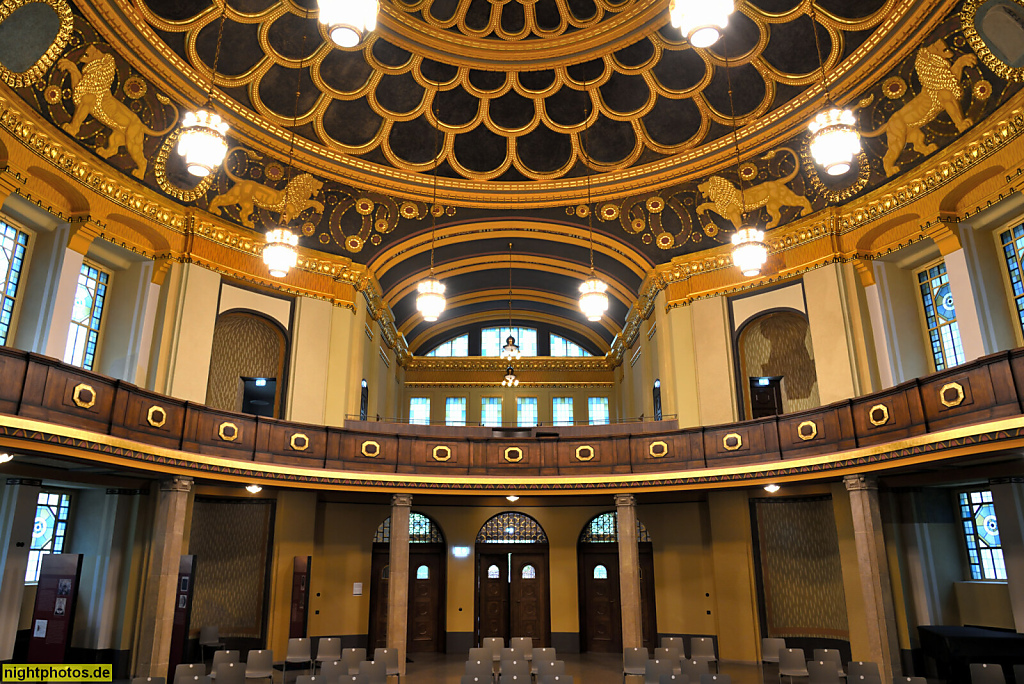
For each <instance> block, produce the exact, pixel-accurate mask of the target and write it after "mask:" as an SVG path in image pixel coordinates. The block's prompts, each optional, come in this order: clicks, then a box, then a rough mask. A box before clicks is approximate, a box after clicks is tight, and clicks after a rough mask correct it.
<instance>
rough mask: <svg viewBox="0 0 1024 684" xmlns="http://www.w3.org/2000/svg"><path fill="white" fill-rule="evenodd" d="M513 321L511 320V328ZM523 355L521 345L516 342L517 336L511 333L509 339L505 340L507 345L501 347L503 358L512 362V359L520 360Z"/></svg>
mask: <svg viewBox="0 0 1024 684" xmlns="http://www.w3.org/2000/svg"><path fill="white" fill-rule="evenodd" d="M511 323H512V322H511V321H509V330H511ZM521 356H522V353H521V352H520V351H519V345H518V344H516V338H514V337H512V335H511V334H510V335H509V336H508V339H507V340H505V346H504V347H502V348H501V358H503V359H505V360H506V361H508V362H510V363H511V362H512V361H518V360H519V358H520V357H521Z"/></svg>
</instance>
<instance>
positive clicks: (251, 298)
mask: <svg viewBox="0 0 1024 684" xmlns="http://www.w3.org/2000/svg"><path fill="white" fill-rule="evenodd" d="M300 299H301V298H300ZM292 302H293V299H292V298H291V297H276V296H272V295H269V294H264V293H262V292H256V291H254V290H249V289H246V288H242V287H235V286H234V285H229V284H228V283H221V286H220V301H219V302H218V305H217V315H220V314H222V313H225V312H226V311H233V310H235V309H246V310H248V311H258V312H259V313H261V314H263V315H264V316H267V317H268V318H272V319H274V320H275V321H277V322H278V323H279V324H280V325H281V327H282V328H284V329H285V330H291V327H292Z"/></svg>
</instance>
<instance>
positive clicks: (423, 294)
mask: <svg viewBox="0 0 1024 684" xmlns="http://www.w3.org/2000/svg"><path fill="white" fill-rule="evenodd" d="M439 88H440V84H438V88H435V90H434V98H435V99H436V98H437V93H438V89H439ZM435 119H436V117H435ZM440 125H441V123H440V121H438V123H437V126H440ZM438 133H439V130H438V128H437V127H435V128H434V159H435V161H436V160H437V157H438V156H440V154H441V152H440V149H439V148H440V145H439V144H438V140H437V138H438ZM437 167H438V164H436V163H435V164H434V200H433V203H432V204H431V206H430V277H429V278H427V279H426V280H422V281H420V283H419V285H417V286H416V289H417V291H418V292H419V294H418V295H416V310H417V311H419V312H420V313H421V314H423V320H425V321H427V322H428V323H433V322H434V321H436V320H437V317H438V316H440V315H441V314H442V313H444V307H445V304H446V302H445V298H444V283H442V282H441V281H440V280H438V279H437V278H435V277H434V232H435V230H436V229H437V212H436V211H434V210H435V209H436V208H437Z"/></svg>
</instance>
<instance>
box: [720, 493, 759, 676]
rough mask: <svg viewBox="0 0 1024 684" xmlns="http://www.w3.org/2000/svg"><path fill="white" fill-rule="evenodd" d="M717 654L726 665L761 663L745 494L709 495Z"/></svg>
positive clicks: (750, 533) (747, 504) (751, 541)
mask: <svg viewBox="0 0 1024 684" xmlns="http://www.w3.org/2000/svg"><path fill="white" fill-rule="evenodd" d="M708 512H709V521H710V528H711V557H712V568H713V572H714V588H713V589H712V590H711V599H712V600H713V601H714V604H715V607H714V608H712V609H711V614H712V616H713V617H714V618H715V624H716V629H715V633H716V634H718V655H719V658H721V659H722V660H723V661H734V662H735V661H739V662H750V663H756V662H759V661H760V659H761V656H760V650H761V649H760V644H761V637H760V627H759V622H758V618H757V592H756V584H755V580H754V562H755V559H754V557H753V556H754V547H753V539H752V530H751V525H750V500H749V499H748V497H747V492H746V491H743V490H726V491H714V492H709V493H708Z"/></svg>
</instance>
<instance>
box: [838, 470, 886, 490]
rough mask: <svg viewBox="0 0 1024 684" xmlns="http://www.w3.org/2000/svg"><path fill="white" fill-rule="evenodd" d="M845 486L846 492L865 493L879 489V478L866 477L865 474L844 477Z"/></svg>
mask: <svg viewBox="0 0 1024 684" xmlns="http://www.w3.org/2000/svg"><path fill="white" fill-rule="evenodd" d="M843 484H844V485H846V491H848V492H854V491H864V490H869V489H874V490H877V489H878V478H876V477H875V476H874V475H866V474H864V473H857V474H855V475H846V476H844V477H843Z"/></svg>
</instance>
